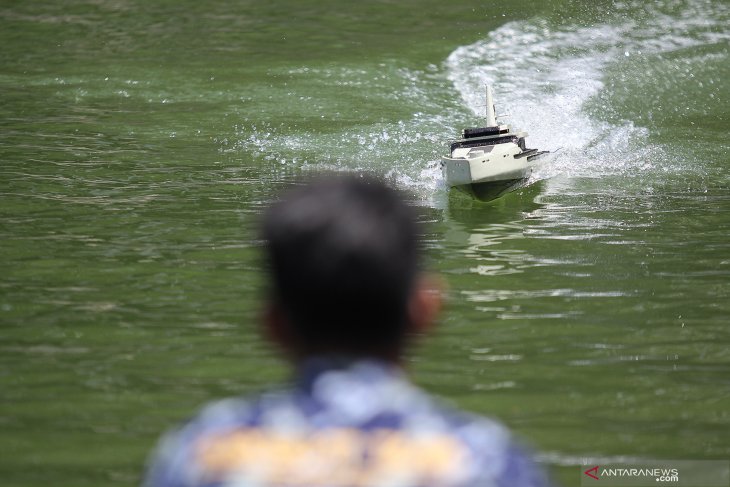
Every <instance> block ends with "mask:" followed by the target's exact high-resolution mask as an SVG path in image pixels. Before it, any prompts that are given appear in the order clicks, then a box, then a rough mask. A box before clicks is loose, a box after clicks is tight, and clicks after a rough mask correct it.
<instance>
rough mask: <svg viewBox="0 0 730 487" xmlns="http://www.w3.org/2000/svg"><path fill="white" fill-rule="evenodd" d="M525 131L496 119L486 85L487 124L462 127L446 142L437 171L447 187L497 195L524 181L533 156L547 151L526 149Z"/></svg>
mask: <svg viewBox="0 0 730 487" xmlns="http://www.w3.org/2000/svg"><path fill="white" fill-rule="evenodd" d="M525 137H527V132H520V131H513V130H512V129H511V128H510V126H509V125H500V124H498V123H497V116H496V113H495V110H494V102H493V100H492V89H491V87H489V86H487V126H486V127H481V128H468V129H464V130H463V131H462V134H461V138H460V139H458V140H454V141H451V142H450V143H449V155H448V156H443V157H442V158H441V171H442V173H443V176H444V180H445V181H446V184H447V185H448V186H449V187H454V188H457V189H459V190H462V191H464V192H466V193H468V194H470V195H472V196H474V197H475V198H477V199H479V200H482V201H490V200H493V199H495V198H499V197H500V196H502V195H503V194H505V193H508V192H509V191H513V190H515V189H517V188H520V187H522V186H524V185H525V183H526V182H527V180H528V178H529V177H530V174H532V168H533V166H534V165H535V162H536V160H537V159H538V158H539V157H540V156H542V155H544V154H547V153H548V151H538V150H537V149H527V148H526V147H525Z"/></svg>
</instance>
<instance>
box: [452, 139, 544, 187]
mask: <svg viewBox="0 0 730 487" xmlns="http://www.w3.org/2000/svg"><path fill="white" fill-rule="evenodd" d="M473 154H474V153H473V152H470V153H469V156H468V157H449V156H444V157H442V158H441V170H442V173H443V176H444V180H445V181H446V184H447V185H448V186H450V187H454V188H456V189H459V190H461V191H463V192H465V193H467V194H469V195H471V196H473V197H474V198H476V199H478V200H481V201H490V200H493V199H496V198H499V197H500V196H502V195H504V194H505V193H508V192H510V191H514V190H515V189H518V188H520V187H522V186H524V185H525V183H526V182H527V180H528V178H529V177H530V175H531V174H532V168H533V166H534V164H535V160H536V159H537V158H538V157H539V156H540V155H542V154H543V153H542V152H537V151H536V150H534V149H527V150H523V149H521V148H520V147H519V146H518V145H517V144H514V143H507V144H497V145H494V146H492V147H490V148H489V150H487V151H485V152H483V153H479V152H478V151H477V152H476V155H473Z"/></svg>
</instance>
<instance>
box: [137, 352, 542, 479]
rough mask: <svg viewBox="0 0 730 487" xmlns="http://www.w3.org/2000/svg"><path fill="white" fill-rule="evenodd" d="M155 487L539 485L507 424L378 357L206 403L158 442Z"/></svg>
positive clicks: (334, 363) (320, 363) (312, 369)
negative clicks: (469, 410) (426, 387)
mask: <svg viewBox="0 0 730 487" xmlns="http://www.w3.org/2000/svg"><path fill="white" fill-rule="evenodd" d="M146 485H147V486H148V487H193V486H196V487H200V486H206V487H224V486H225V487H274V486H276V487H436V486H438V487H466V486H482V487H503V486H519V487H541V486H545V485H547V481H546V480H545V477H544V475H543V472H542V470H541V469H540V468H539V467H537V466H536V465H535V463H534V462H533V461H532V460H531V459H530V458H529V457H528V456H527V455H526V454H525V453H524V452H523V450H522V449H521V448H520V447H518V446H517V445H516V443H515V442H514V440H513V438H512V437H511V435H510V433H509V432H508V431H507V430H506V429H505V427H503V426H502V425H500V424H499V423H497V422H495V421H492V420H489V419H485V418H482V417H479V416H474V415H470V414H465V413H462V412H459V411H457V410H454V409H451V408H449V407H446V406H444V405H443V404H440V403H439V402H438V401H435V400H434V399H432V398H431V397H430V396H429V395H427V394H425V393H424V392H423V391H421V390H419V389H418V388H416V387H415V386H413V385H412V384H411V383H410V382H409V381H408V380H407V379H406V378H405V377H404V375H403V373H402V372H401V371H400V369H398V368H396V367H393V366H391V365H388V364H385V363H381V362H376V361H357V362H346V363H345V362H342V361H338V360H332V359H318V360H310V361H308V362H307V363H306V364H305V365H304V366H303V367H302V368H301V370H300V374H299V378H298V380H297V381H296V383H295V385H294V386H293V387H292V388H291V389H289V390H284V391H281V392H275V393H269V394H264V395H262V396H261V397H259V398H257V399H254V400H250V401H249V400H243V399H229V400H224V401H221V402H218V403H215V404H213V405H211V406H208V407H206V408H205V409H204V410H203V411H202V412H201V413H200V414H199V415H198V416H197V417H196V418H194V419H193V420H192V421H190V422H189V423H187V424H186V425H185V426H184V427H182V428H181V429H179V430H178V431H176V432H174V433H171V434H169V435H167V436H166V437H165V438H164V439H163V441H162V442H161V444H160V447H159V450H158V452H157V454H156V457H155V458H154V460H153V463H152V465H151V466H150V469H149V471H148V475H147V479H146Z"/></svg>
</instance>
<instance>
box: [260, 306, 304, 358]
mask: <svg viewBox="0 0 730 487" xmlns="http://www.w3.org/2000/svg"><path fill="white" fill-rule="evenodd" d="M261 327H262V333H263V336H264V338H265V339H266V340H268V341H269V343H271V344H272V345H274V346H275V347H276V348H278V349H279V350H280V351H281V352H283V353H284V355H286V356H291V355H293V354H294V353H295V352H296V350H295V347H296V340H295V339H294V334H293V331H292V329H291V325H290V323H289V319H288V318H287V316H286V313H285V312H284V310H283V309H281V306H279V305H278V304H277V303H275V302H269V303H268V304H267V305H266V307H265V308H264V310H263V313H262V316H261Z"/></svg>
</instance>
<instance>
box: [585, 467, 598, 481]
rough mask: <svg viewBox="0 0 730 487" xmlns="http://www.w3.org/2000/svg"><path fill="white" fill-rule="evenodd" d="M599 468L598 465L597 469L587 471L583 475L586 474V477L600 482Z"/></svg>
mask: <svg viewBox="0 0 730 487" xmlns="http://www.w3.org/2000/svg"><path fill="white" fill-rule="evenodd" d="M598 468H599V467H598V465H596V466H595V467H593V468H589V469H588V470H586V471H585V472H583V473H584V474H586V475H588V476H589V477H590V478H592V479H596V480H600V479H599V478H598Z"/></svg>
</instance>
